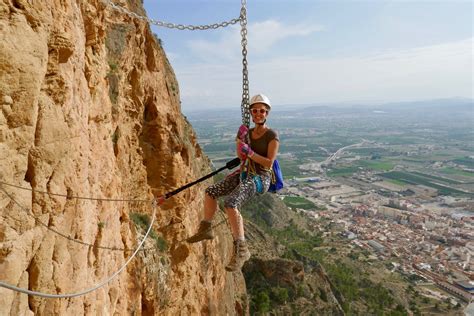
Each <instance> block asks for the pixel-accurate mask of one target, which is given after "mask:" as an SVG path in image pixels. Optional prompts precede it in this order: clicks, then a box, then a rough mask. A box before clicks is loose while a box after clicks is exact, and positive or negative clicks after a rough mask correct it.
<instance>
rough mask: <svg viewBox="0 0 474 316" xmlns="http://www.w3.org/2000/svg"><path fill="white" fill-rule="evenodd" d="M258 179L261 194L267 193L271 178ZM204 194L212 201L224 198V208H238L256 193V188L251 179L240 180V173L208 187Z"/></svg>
mask: <svg viewBox="0 0 474 316" xmlns="http://www.w3.org/2000/svg"><path fill="white" fill-rule="evenodd" d="M259 177H260V179H261V180H262V185H263V192H262V194H263V193H265V192H267V190H268V187H269V186H270V181H271V177H270V176H266V175H260V176H259ZM206 193H207V194H208V195H209V196H211V197H212V198H213V199H217V198H218V197H221V196H225V200H224V207H228V208H239V207H240V206H241V205H242V204H243V203H244V202H246V201H248V200H249V199H250V198H251V197H253V196H254V195H255V194H256V193H257V187H256V185H255V182H254V180H253V178H252V177H247V178H246V179H244V180H240V173H239V172H234V173H232V174H230V175H228V176H227V177H225V178H224V179H223V180H221V181H219V182H217V183H216V184H214V185H211V186H210V187H208V188H207V189H206Z"/></svg>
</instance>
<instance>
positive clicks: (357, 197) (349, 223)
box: [190, 102, 474, 307]
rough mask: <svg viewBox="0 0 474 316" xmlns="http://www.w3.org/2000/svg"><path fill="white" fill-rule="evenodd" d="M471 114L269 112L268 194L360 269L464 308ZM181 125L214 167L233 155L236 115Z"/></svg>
mask: <svg viewBox="0 0 474 316" xmlns="http://www.w3.org/2000/svg"><path fill="white" fill-rule="evenodd" d="M441 103H442V102H441ZM472 107H473V106H472V102H471V103H467V104H466V103H462V102H461V104H456V105H455V106H454V107H449V106H447V105H446V106H445V105H444V104H434V105H433V104H417V105H413V104H400V105H396V106H395V105H388V106H380V107H376V108H374V107H360V108H358V109H356V108H355V107H350V108H341V107H336V108H331V107H325V106H314V107H307V108H303V109H301V108H299V109H295V110H292V109H290V108H286V109H284V110H281V111H279V112H277V111H275V113H271V115H273V117H272V116H270V117H269V121H270V124H271V126H272V128H275V129H276V130H278V132H279V134H280V138H281V146H280V153H279V156H278V160H279V162H280V165H281V166H282V170H283V174H284V178H285V188H284V189H283V190H281V191H280V192H279V193H278V196H279V198H281V199H282V200H283V202H285V204H287V206H288V207H290V208H291V209H292V210H294V211H295V212H299V213H302V214H305V215H306V216H307V218H308V220H310V221H311V223H313V227H314V231H315V232H321V233H322V236H323V238H326V239H327V240H329V238H332V239H333V240H334V238H337V239H339V240H340V243H339V245H344V247H345V246H346V245H349V248H351V249H360V250H361V251H362V252H363V253H367V254H368V258H369V259H370V260H368V261H367V262H368V264H369V263H370V261H371V260H372V261H378V262H384V263H385V266H386V267H387V269H389V270H390V271H391V272H392V273H398V274H400V275H401V276H403V277H404V278H405V279H406V280H410V282H411V281H413V282H412V283H413V284H415V285H416V288H417V291H419V292H420V293H421V295H423V296H424V297H427V298H433V299H434V300H438V301H442V302H447V304H448V305H451V306H452V307H455V306H457V307H460V306H461V305H462V306H465V305H467V304H469V302H471V301H472V299H473V294H474V263H473V260H472V259H471V258H472V254H473V253H474V229H473V228H474V185H473V184H474V150H473V149H474V146H473V139H474V135H473V132H474V131H473V130H472V122H473V120H474V117H473V113H474V111H473V108H472ZM190 122H191V123H192V124H193V127H194V128H195V130H196V131H197V133H198V137H199V143H200V144H201V146H203V149H204V151H205V153H206V154H207V155H208V156H209V157H210V158H211V160H212V162H213V164H214V165H215V166H216V167H218V166H221V165H222V164H223V163H224V162H225V161H227V160H229V159H230V158H231V157H233V155H234V150H235V149H234V144H233V141H234V138H235V131H234V130H232V128H231V127H232V126H233V127H235V128H236V127H238V126H239V122H238V115H235V116H232V115H229V114H228V113H226V112H225V111H213V112H212V113H210V112H203V113H192V114H191V115H190ZM336 248H337V246H336ZM338 251H339V250H338ZM341 251H342V250H341ZM361 259H362V258H357V256H356V257H355V258H354V260H359V261H360V260H361Z"/></svg>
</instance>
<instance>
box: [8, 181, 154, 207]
mask: <svg viewBox="0 0 474 316" xmlns="http://www.w3.org/2000/svg"><path fill="white" fill-rule="evenodd" d="M2 184H3V185H7V186H10V187H14V188H17V189H21V190H25V191H31V192H33V193H41V194H47V195H51V196H61V197H65V198H67V199H77V200H91V201H107V202H146V203H148V202H150V203H151V202H152V201H153V200H143V199H130V198H128V199H111V198H96V197H84V196H77V195H69V194H60V193H51V192H47V191H41V190H36V189H30V188H25V187H22V186H19V185H15V184H11V183H7V182H4V181H0V185H2Z"/></svg>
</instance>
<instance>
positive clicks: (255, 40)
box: [188, 20, 323, 61]
mask: <svg viewBox="0 0 474 316" xmlns="http://www.w3.org/2000/svg"><path fill="white" fill-rule="evenodd" d="M322 29H323V27H321V26H319V25H305V24H298V25H283V24H282V23H280V22H279V21H275V20H267V21H264V22H257V23H252V24H249V25H248V38H247V40H248V46H249V49H251V50H252V53H255V54H259V53H265V52H266V51H268V50H270V49H271V48H272V46H273V45H275V44H276V43H277V42H279V41H283V40H285V39H287V38H292V37H297V36H307V35H310V34H312V33H314V32H317V31H320V30H322ZM188 47H189V49H190V50H191V52H192V53H193V55H194V56H196V57H198V58H199V59H202V60H206V61H211V60H231V59H235V58H240V55H241V51H242V48H241V34H240V25H233V26H230V27H228V28H226V29H224V30H222V33H220V37H219V38H218V39H217V40H215V41H212V40H203V39H200V40H191V41H189V42H188Z"/></svg>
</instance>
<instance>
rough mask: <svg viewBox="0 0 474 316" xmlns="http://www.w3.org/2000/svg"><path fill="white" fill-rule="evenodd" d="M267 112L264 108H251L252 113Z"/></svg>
mask: <svg viewBox="0 0 474 316" xmlns="http://www.w3.org/2000/svg"><path fill="white" fill-rule="evenodd" d="M267 112H268V111H267V110H266V109H252V114H257V113H260V114H264V113H267Z"/></svg>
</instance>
